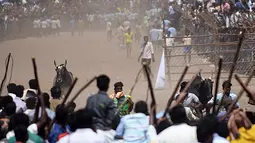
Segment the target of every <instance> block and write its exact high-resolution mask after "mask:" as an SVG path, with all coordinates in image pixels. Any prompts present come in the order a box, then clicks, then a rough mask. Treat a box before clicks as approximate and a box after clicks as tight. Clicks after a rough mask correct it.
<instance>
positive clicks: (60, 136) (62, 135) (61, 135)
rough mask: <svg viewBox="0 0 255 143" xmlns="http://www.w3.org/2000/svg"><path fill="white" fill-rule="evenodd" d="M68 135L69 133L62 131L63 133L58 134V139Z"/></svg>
mask: <svg viewBox="0 0 255 143" xmlns="http://www.w3.org/2000/svg"><path fill="white" fill-rule="evenodd" d="M66 135H68V133H62V134H60V135H58V139H57V141H59V140H60V139H61V138H63V137H65V136H66Z"/></svg>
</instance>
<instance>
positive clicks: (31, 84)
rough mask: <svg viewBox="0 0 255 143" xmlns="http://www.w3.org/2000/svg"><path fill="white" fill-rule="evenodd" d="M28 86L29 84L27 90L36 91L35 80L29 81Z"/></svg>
mask: <svg viewBox="0 0 255 143" xmlns="http://www.w3.org/2000/svg"><path fill="white" fill-rule="evenodd" d="M28 84H29V88H31V89H35V90H37V89H38V84H37V82H36V80H35V79H31V80H29V82H28Z"/></svg>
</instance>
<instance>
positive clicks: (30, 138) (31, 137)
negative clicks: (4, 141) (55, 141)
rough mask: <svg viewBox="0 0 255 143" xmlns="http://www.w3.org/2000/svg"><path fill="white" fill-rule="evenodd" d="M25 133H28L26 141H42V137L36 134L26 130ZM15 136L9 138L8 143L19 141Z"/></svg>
mask: <svg viewBox="0 0 255 143" xmlns="http://www.w3.org/2000/svg"><path fill="white" fill-rule="evenodd" d="M14 132H15V131H14ZM27 134H28V139H27V141H26V143H44V141H43V139H42V138H41V137H40V136H38V135H37V134H33V133H31V132H29V131H27ZM15 136H16V134H15ZM15 136H13V137H11V138H9V139H8V143H16V142H21V141H20V140H16V137H15ZM23 143H25V142H23Z"/></svg>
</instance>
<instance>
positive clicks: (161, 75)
mask: <svg viewBox="0 0 255 143" xmlns="http://www.w3.org/2000/svg"><path fill="white" fill-rule="evenodd" d="M165 78H166V71H165V51H164V49H163V52H162V57H161V61H160V65H159V69H158V75H157V80H156V84H155V89H164V87H165Z"/></svg>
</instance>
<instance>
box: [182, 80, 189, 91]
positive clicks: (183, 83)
mask: <svg viewBox="0 0 255 143" xmlns="http://www.w3.org/2000/svg"><path fill="white" fill-rule="evenodd" d="M187 84H188V82H187V81H183V82H182V83H181V88H180V92H182V91H183V90H184V89H185V87H186V85H187Z"/></svg>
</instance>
